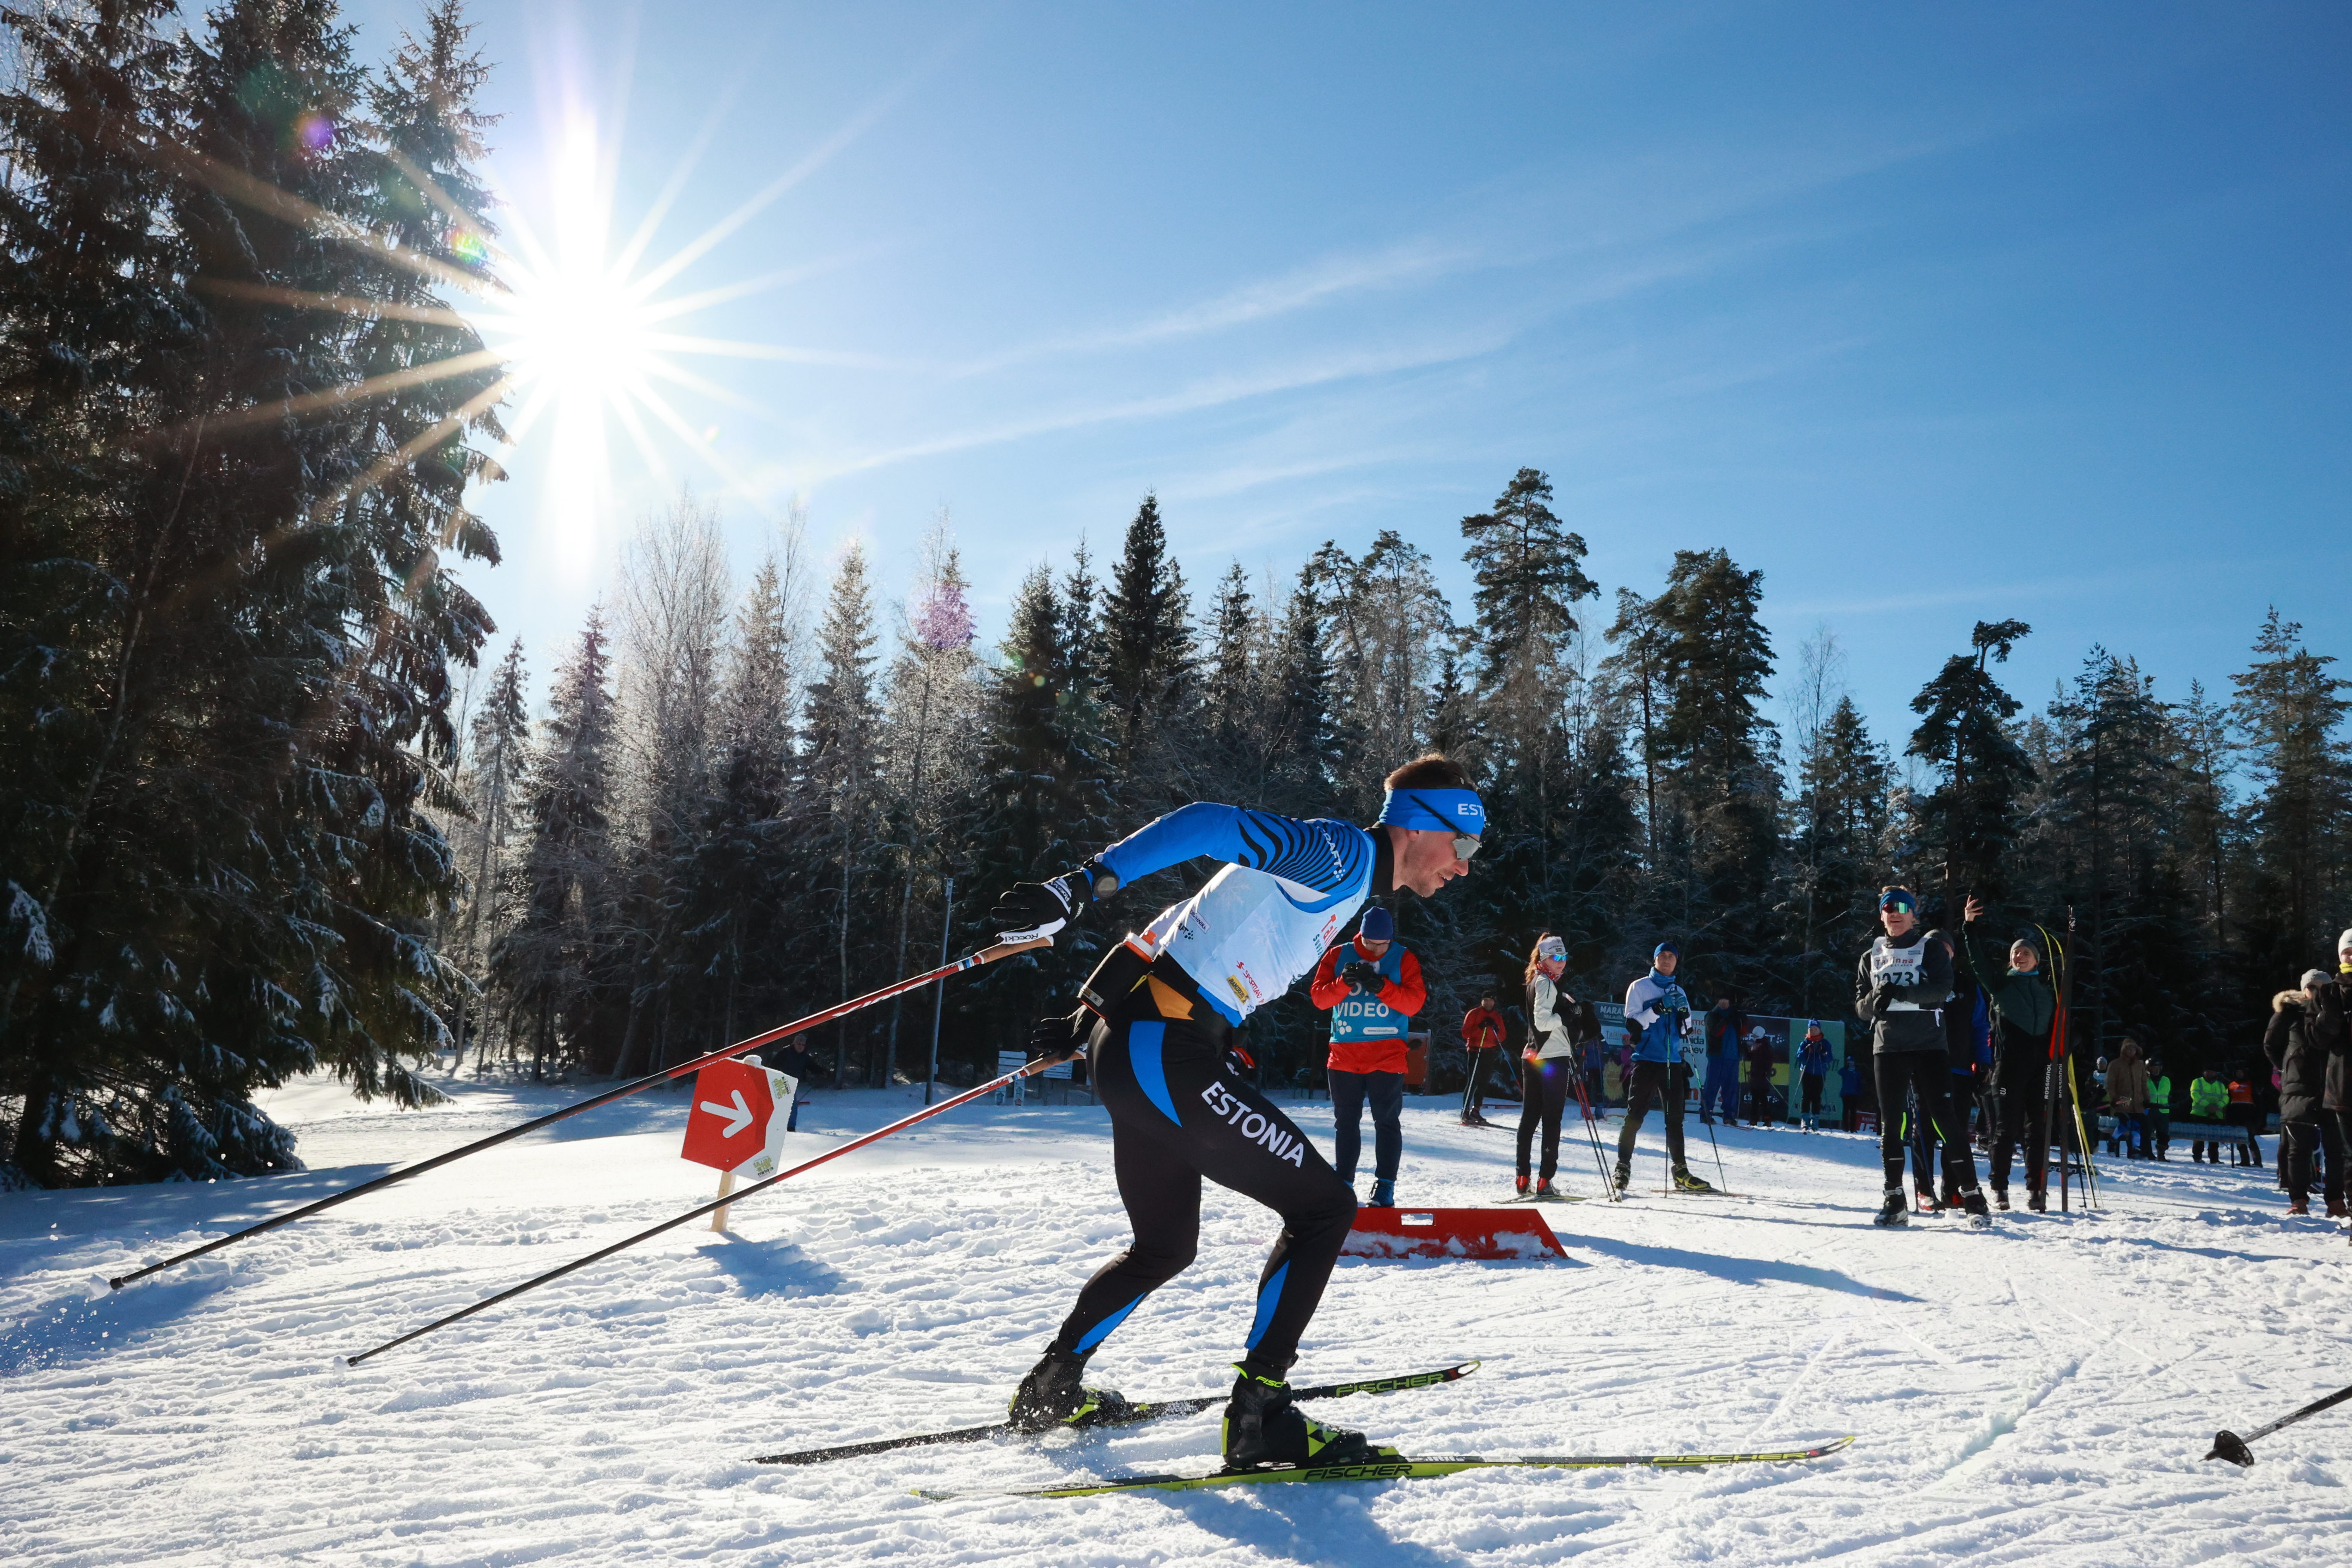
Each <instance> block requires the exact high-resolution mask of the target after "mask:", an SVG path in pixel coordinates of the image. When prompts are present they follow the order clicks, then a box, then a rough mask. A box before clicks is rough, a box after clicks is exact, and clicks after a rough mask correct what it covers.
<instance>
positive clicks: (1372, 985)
mask: <svg viewBox="0 0 2352 1568" xmlns="http://www.w3.org/2000/svg"><path fill="white" fill-rule="evenodd" d="M1339 978H1340V979H1342V980H1344V981H1346V982H1347V983H1348V984H1350V985H1352V986H1354V987H1355V988H1356V989H1357V990H1359V991H1360V992H1362V993H1363V994H1365V995H1367V996H1378V995H1379V994H1381V972H1380V969H1379V968H1378V966H1376V965H1374V964H1370V963H1365V962H1364V961H1363V960H1362V959H1358V960H1356V962H1355V963H1350V964H1349V965H1348V966H1347V967H1346V968H1345V969H1342V970H1341V971H1339Z"/></svg>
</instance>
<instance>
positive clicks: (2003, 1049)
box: [1960, 898, 2058, 1214]
mask: <svg viewBox="0 0 2352 1568" xmlns="http://www.w3.org/2000/svg"><path fill="white" fill-rule="evenodd" d="M1983 919H1984V900H1981V899H1977V898H1970V899H1969V901H1968V905H1967V907H1966V909H1965V910H1963V911H1962V921H1961V926H1960V940H1961V941H1962V942H1965V943H1967V945H1968V951H1969V963H1970V964H1971V965H1972V966H1973V967H1974V968H1975V970H1976V972H1977V974H1978V975H1979V980H1980V983H1981V984H1983V985H1984V989H1985V995H1986V997H1987V998H1988V999H1989V1000H1990V1003H1991V1005H1992V1017H1993V1052H1992V1071H1991V1075H1990V1078H1989V1079H1987V1086H1988V1087H1987V1092H1986V1099H1987V1102H1988V1103H1989V1104H1990V1106H1991V1107H1992V1110H1993V1115H1994V1121H1993V1124H1992V1126H1991V1127H1990V1129H1989V1131H1990V1132H1991V1134H1992V1149H1991V1152H1990V1170H1991V1175H1992V1201H1993V1205H1994V1206H1995V1207H1997V1208H2001V1209H2006V1208H2008V1207H2009V1166H2010V1161H2011V1158H2012V1156H2013V1155H2014V1154H2015V1153H2016V1152H2017V1150H2018V1148H2019V1147H2020V1146H2021V1145H2022V1146H2023V1148H2024V1150H2025V1190H2026V1194H2027V1195H2026V1200H2025V1206H2026V1207H2028V1208H2030V1209H2032V1211H2033V1212H2034V1213H2036V1214H2041V1213H2043V1212H2044V1211H2045V1210H2046V1209H2047V1208H2048V1206H2049V1205H2048V1201H2047V1189H2048V1186H2049V1183H2050V1099H2049V1078H2048V1074H2049V1070H2050V1025H2051V1020H2052V1019H2053V1017H2055V1016H2056V1014H2057V1011H2058V1000H2057V997H2056V996H2055V995H2054V994H2052V992H2051V989H2050V983H2049V980H2048V977H2047V976H2045V975H2044V974H2043V973H2042V950H2041V949H2040V948H2039V947H2036V946H2035V945H2034V944H2033V943H2032V942H2029V941H2027V940H2026V939H2025V938H2024V937H2019V938H2018V939H2017V940H2016V941H2014V942H2011V943H2010V944H2009V961H2008V963H2006V964H2003V963H2000V961H1999V960H1997V959H1996V958H1995V956H1994V952H1995V950H1994V949H1993V948H1992V947H1991V946H1990V944H1988V943H1987V942H1985V940H1984V930H1983V927H1982V926H1981V924H1980V923H1979V922H1980V921H1982V920H1983ZM1995 974H1999V975H2000V979H1998V980H1994V979H1990V978H1987V977H1990V976H1991V975H1995Z"/></svg>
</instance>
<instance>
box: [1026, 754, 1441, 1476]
mask: <svg viewBox="0 0 2352 1568" xmlns="http://www.w3.org/2000/svg"><path fill="white" fill-rule="evenodd" d="M1385 782H1386V784H1387V795H1386V798H1385V800H1384V802H1383V804H1382V805H1381V813H1380V816H1379V819H1378V820H1377V821H1376V822H1374V823H1373V825H1372V826H1370V827H1369V828H1366V827H1358V826H1355V825H1353V824H1351V823H1347V822H1341V821H1337V820H1331V819H1318V820H1314V821H1300V820H1297V819H1296V818H1292V817H1286V816H1275V815H1274V814H1272V813H1270V812H1263V811H1248V810H1244V809H1242V808H1240V807H1237V806H1231V805H1214V804H1211V803H1209V802H1205V801H1204V802H1199V803H1196V804H1194V805H1187V806H1184V807H1182V808H1181V809H1180V810H1177V811H1172V812H1171V813H1169V814H1168V815H1167V816H1162V817H1160V819H1158V820H1157V821H1155V822H1152V823H1151V824H1150V825H1149V826H1145V827H1143V828H1141V829H1140V830H1139V831H1137V832H1136V833H1133V834H1131V835H1129V837H1126V838H1123V839H1121V840H1119V841H1118V843H1117V844H1114V845H1112V846H1110V847H1108V848H1107V849H1105V850H1104V851H1102V853H1101V854H1099V855H1097V856H1096V857H1095V858H1092V859H1090V860H1087V862H1086V863H1084V864H1083V865H1080V866H1077V867H1076V868H1072V869H1070V870H1067V871H1064V872H1062V873H1060V874H1058V875H1055V876H1053V877H1050V878H1048V879H1045V880H1044V881H1041V882H1022V883H1018V884H1015V885H1014V886H1013V888H1012V889H1010V890H1008V891H1007V892H1006V893H1005V894H1004V895H1003V897H1002V898H1001V899H999V900H997V904H996V907H995V909H994V910H993V911H992V921H993V923H994V924H995V926H996V927H997V929H998V930H1000V931H1009V932H1012V933H1013V936H1012V938H1011V939H1010V940H1014V941H1020V940H1024V939H1026V938H1034V937H1037V936H1050V935H1052V934H1054V933H1055V931H1060V930H1061V929H1062V928H1063V927H1064V926H1065V925H1066V924H1068V923H1069V922H1070V921H1074V920H1076V919H1078V918H1079V917H1081V916H1082V915H1084V914H1085V913H1086V910H1087V906H1088V905H1090V904H1093V903H1095V902H1097V901H1099V900H1105V899H1108V898H1109V897H1111V896H1112V895H1113V894H1115V893H1117V892H1118V889H1120V888H1121V887H1123V886H1126V885H1127V884H1129V883H1131V882H1134V881H1136V880H1137V879H1140V878H1143V877H1147V876H1150V874H1151V873H1152V872H1154V871H1157V870H1160V869H1162V868H1166V867H1170V866H1177V865H1181V864H1182V863H1183V862H1185V861H1187V860H1190V859H1192V858H1195V857H1200V856H1206V857H1210V858H1214V859H1217V860H1222V861H1223V862H1225V864H1224V865H1223V867H1222V868H1220V869H1219V870H1218V871H1217V873H1216V875H1214V876H1213V877H1212V878H1210V879H1209V880H1208V883H1207V884H1206V885H1205V886H1204V887H1202V889H1201V890H1200V891H1198V892H1196V893H1194V894H1193V895H1192V897H1190V898H1188V899H1185V900H1181V902H1178V903H1175V904H1172V905H1171V906H1169V907H1168V908H1167V909H1165V910H1161V911H1160V913H1159V914H1158V915H1156V916H1154V917H1153V918H1152V920H1151V921H1150V923H1149V924H1148V925H1146V926H1145V927H1144V929H1143V930H1142V931H1137V932H1134V933H1131V934H1130V935H1129V937H1128V938H1127V940H1126V941H1125V942H1120V943H1118V944H1117V945H1116V946H1114V947H1113V948H1112V949H1111V950H1110V952H1109V953H1108V955H1107V956H1106V957H1105V958H1104V959H1103V961H1102V963H1100V964H1099V965H1097V967H1096V969H1095V972H1094V973H1093V974H1092V975H1091V976H1089V977H1088V978H1087V983H1086V984H1085V985H1084V986H1083V987H1081V988H1080V990H1079V993H1078V995H1079V1002H1080V1005H1079V1006H1078V1007H1077V1008H1076V1011H1074V1012H1072V1013H1071V1014H1069V1015H1068V1016H1066V1017H1048V1018H1042V1019H1039V1020H1038V1022H1037V1024H1036V1026H1034V1028H1033V1029H1032V1031H1031V1034H1030V1041H1029V1044H1030V1051H1031V1054H1032V1055H1033V1056H1035V1057H1039V1058H1053V1059H1066V1058H1069V1057H1071V1056H1073V1055H1075V1054H1076V1053H1077V1052H1078V1051H1079V1050H1080V1049H1084V1050H1085V1051H1086V1052H1087V1058H1088V1061H1089V1064H1090V1066H1091V1068H1092V1069H1093V1079H1094V1082H1095V1085H1096V1089H1097V1093H1098V1094H1099V1095H1100V1096H1101V1097H1102V1103H1103V1106H1104V1109H1105V1110H1108V1112H1109V1114H1110V1123H1111V1165H1112V1170H1113V1172H1114V1173H1116V1176H1117V1180H1118V1192H1119V1198H1120V1200H1121V1201H1122V1202H1123V1203H1124V1204H1125V1205H1126V1206H1127V1214H1128V1221H1129V1225H1130V1226H1132V1227H1133V1230H1134V1242H1133V1244H1132V1245H1131V1246H1129V1247H1128V1248H1127V1250H1125V1251H1124V1252H1121V1253H1120V1254H1119V1255H1118V1257H1116V1258H1112V1259H1111V1260H1110V1261H1109V1262H1108V1263H1106V1264H1105V1265H1104V1266H1103V1267H1102V1268H1101V1269H1099V1270H1098V1271H1097V1273H1096V1274H1095V1276H1094V1278H1093V1279H1089V1280H1087V1283H1086V1285H1085V1287H1084V1288H1083V1289H1081V1290H1080V1291H1079V1292H1078V1299H1077V1302H1076V1305H1075V1306H1074V1307H1072V1309H1071V1310H1070V1314H1069V1316H1068V1317H1067V1318H1066V1319H1065V1320H1064V1321H1063V1323H1062V1326H1061V1328H1060V1330H1059V1331H1056V1332H1055V1335H1054V1338H1053V1341H1052V1342H1051V1343H1050V1344H1049V1345H1048V1346H1047V1347H1046V1350H1045V1355H1044V1357H1043V1358H1042V1359H1041V1360H1040V1361H1039V1362H1038V1363H1037V1364H1036V1366H1035V1367H1034V1368H1032V1369H1031V1370H1030V1372H1029V1373H1028V1375H1027V1376H1026V1377H1024V1378H1023V1379H1022V1382H1021V1386H1020V1389H1019V1390H1018V1391H1017V1392H1016V1393H1015V1394H1013V1402H1012V1406H1011V1419H1012V1420H1013V1422H1014V1423H1015V1424H1017V1425H1019V1426H1022V1427H1024V1428H1026V1429H1028V1430H1032V1431H1043V1430H1045V1429H1046V1428H1049V1427H1052V1426H1088V1425H1094V1424H1097V1423H1101V1422H1107V1421H1115V1420H1118V1419H1121V1418H1123V1417H1125V1416H1127V1415H1130V1414H1131V1413H1132V1410H1133V1406H1132V1405H1130V1404H1129V1401H1127V1400H1126V1399H1124V1398H1122V1397H1121V1396H1120V1395H1119V1394H1118V1393H1116V1392H1115V1391H1113V1390H1110V1389H1106V1388H1088V1387H1087V1386H1086V1385H1085V1384H1084V1383H1083V1382H1082V1377H1083V1374H1084V1372H1085V1368H1086V1363H1087V1358H1088V1357H1090V1356H1091V1355H1093V1354H1094V1352H1096V1351H1097V1350H1098V1349H1099V1348H1101V1345H1102V1343H1103V1341H1104V1340H1105V1339H1106V1338H1108V1336H1109V1334H1110V1333H1111V1331H1113V1330H1115V1329H1117V1328H1118V1326H1119V1324H1120V1323H1121V1322H1123V1321H1126V1319H1127V1318H1128V1316H1129V1314H1130V1313H1132V1312H1133V1311H1134V1310H1136V1308H1138V1307H1139V1306H1140V1305H1142V1303H1143V1299H1144V1298H1145V1297H1147V1296H1149V1295H1150V1294H1151V1292H1152V1291H1153V1290H1155V1289H1158V1288H1159V1287H1160V1285H1162V1284H1164V1283H1166V1282H1167V1281H1168V1280H1169V1279H1172V1278H1174V1277H1175V1276H1176V1274H1178V1273H1179V1272H1180V1271H1181V1270H1182V1269H1183V1268H1185V1267H1186V1266H1187V1265H1188V1264H1190V1263H1191V1262H1192V1255H1193V1249H1194V1247H1195V1246H1196V1245H1197V1243H1198V1241H1199V1237H1200V1230H1201V1184H1202V1181H1203V1180H1207V1181H1212V1182H1214V1183H1216V1184H1218V1185H1219V1186H1222V1187H1225V1188H1227V1189H1229V1190H1231V1191H1234V1192H1237V1193H1240V1194H1243V1195H1244V1196H1245V1197H1249V1198H1253V1199H1255V1201H1257V1202H1258V1203H1260V1204H1263V1205H1265V1206H1266V1207H1267V1208H1270V1209H1272V1210H1274V1211H1275V1212H1276V1214H1278V1215H1280V1216H1281V1218H1282V1231H1281V1234H1280V1235H1279V1236H1278V1237H1276V1240H1275V1244H1274V1249H1273V1251H1272V1253H1271V1254H1270V1255H1269V1256H1268V1257H1267V1258H1266V1262H1265V1272H1264V1273H1263V1274H1262V1275H1261V1276H1260V1277H1259V1280H1258V1289H1257V1310H1256V1313H1255V1317H1254V1319H1253V1321H1252V1323H1251V1326H1250V1331H1249V1336H1248V1339H1247V1341H1246V1342H1245V1344H1244V1356H1243V1358H1242V1360H1241V1361H1240V1362H1239V1363H1237V1364H1236V1367H1235V1371H1236V1373H1237V1374H1238V1375H1237V1376H1236V1377H1235V1378H1234V1387H1233V1394H1232V1395H1231V1397H1230V1398H1229V1399H1228V1400H1227V1402H1226V1405H1225V1412H1224V1425H1223V1432H1224V1442H1223V1447H1224V1458H1225V1464H1226V1465H1227V1467H1228V1468H1234V1469H1262V1468H1269V1467H1275V1466H1282V1465H1309V1464H1314V1465H1335V1464H1360V1463H1367V1462H1373V1461H1377V1460H1380V1459H1381V1458H1392V1457H1393V1456H1394V1453H1395V1450H1393V1449H1391V1448H1384V1447H1375V1446H1374V1445H1373V1444H1371V1443H1370V1442H1369V1441H1367V1440H1366V1439H1365V1437H1364V1436H1363V1435H1362V1434H1361V1433H1359V1432H1349V1431H1346V1430H1343V1429H1341V1428H1339V1427H1334V1426H1326V1425H1324V1424H1323V1423H1321V1422H1319V1421H1316V1420H1313V1419H1310V1418H1309V1417H1308V1416H1307V1415H1305V1414H1304V1413H1303V1412H1301V1411H1300V1410H1299V1409H1298V1408H1297V1405H1295V1404H1294V1403H1293V1401H1292V1399H1291V1393H1290V1386H1289V1384H1288V1383H1287V1382H1286V1377H1287V1375H1288V1373H1289V1370H1290V1365H1291V1363H1292V1362H1293V1361H1295V1360H1296V1359H1297V1354H1298V1341H1299V1336H1300V1335H1301V1334H1302V1333H1303V1332H1304V1331H1305V1330H1306V1328H1307V1321H1309V1320H1310V1319H1311V1318H1312V1317H1313V1316H1314V1314H1315V1309H1316V1306H1317V1304H1318V1302H1319V1301H1320V1300H1322V1296H1323V1288H1324V1286H1325V1284H1326V1283H1327V1282H1328V1280H1329V1279H1330V1277H1331V1268H1332V1265H1333V1264H1334V1263H1336V1262H1337V1261H1338V1259H1339V1247H1340V1244H1341V1243H1342V1242H1343V1241H1344V1240H1346V1239H1347V1235H1348V1230H1349V1225H1350V1224H1351V1223H1352V1221H1353V1220H1354V1218H1355V1213H1356V1194H1354V1192H1353V1191H1351V1190H1350V1189H1349V1186H1348V1184H1346V1183H1345V1182H1342V1181H1341V1180H1340V1179H1339V1173H1337V1172H1335V1171H1333V1170H1332V1169H1331V1167H1330V1166H1329V1165H1328V1163H1325V1161H1324V1159H1323V1156H1322V1155H1321V1154H1320V1153H1318V1152H1317V1151H1316V1149H1315V1146H1314V1145H1313V1144H1312V1143H1311V1142H1308V1141H1307V1137H1306V1136H1305V1134H1303V1133H1301V1132H1300V1131H1298V1128H1297V1125H1296V1124H1295V1123H1293V1122H1292V1121H1291V1120H1290V1119H1289V1118H1288V1117H1286V1116H1285V1115H1284V1114H1283V1113H1282V1112H1281V1111H1280V1110H1277V1109H1276V1107H1275V1105H1274V1104H1273V1102H1272V1101H1270V1100H1267V1099H1266V1098H1265V1096H1264V1095H1263V1094H1261V1093H1259V1092H1258V1091H1257V1090H1256V1089H1254V1088H1252V1087H1251V1086H1250V1085H1248V1084H1247V1083H1244V1081H1242V1080H1241V1079H1238V1078H1235V1077H1234V1076H1233V1075H1232V1074H1231V1073H1230V1072H1229V1071H1228V1070H1227V1068H1226V1066H1225V1047H1226V1045H1227V1043H1228V1042H1229V1041H1230V1040H1231V1038H1232V1037H1233V1031H1234V1028H1235V1027H1237V1026H1239V1025H1240V1024H1241V1023H1242V1022H1243V1021H1244V1019H1246V1018H1247V1017H1248V1016H1250V1014H1251V1013H1253V1012H1255V1010H1256V1009H1258V1008H1259V1007H1262V1006H1265V1005H1267V1004H1268V1003H1271V1002H1273V1001H1275V1000H1276V998H1278V997H1279V996H1281V995H1282V994H1284V993H1285V992H1286V991H1287V990H1289V988H1290V987H1291V985H1292V984H1295V983H1296V982H1297V980H1298V979H1299V978H1300V977H1301V976H1303V975H1305V974H1306V973H1307V972H1308V971H1310V970H1312V969H1313V968H1314V967H1315V965H1316V963H1318V960H1319V959H1320V958H1321V956H1322V954H1323V952H1324V951H1325V950H1326V949H1327V948H1328V947H1329V946H1330V945H1331V942H1332V939H1333V938H1334V937H1335V936H1337V935H1338V934H1339V931H1342V930H1344V929H1345V928H1346V926H1347V923H1348V921H1349V920H1350V919H1351V918H1353V916H1354V915H1355V913H1356V911H1357V910H1360V909H1361V908H1362V907H1363V905H1364V902H1365V900H1367V899H1369V898H1370V897H1372V896H1373V895H1375V894H1380V895H1386V894H1389V893H1392V892H1395V891H1398V890H1399V889H1411V890H1412V891H1413V892H1414V893H1417V894H1419V895H1420V896H1421V897H1423V898H1429V897H1432V896H1433V895H1434V894H1435V893H1436V892H1437V891H1438V889H1441V888H1443V887H1444V885H1445V884H1446V883H1447V882H1449V881H1451V880H1453V879H1454V878H1456V877H1460V876H1462V875H1464V874H1465V873H1466V872H1467V871H1468V870H1469V869H1470V866H1469V861H1470V858H1471V857H1472V856H1473V855H1475V854H1476V853H1477V850H1478V844H1479V835H1480V834H1481V833H1483V832H1484V831H1485V828H1486V808H1485V806H1484V805H1481V804H1480V802H1479V799H1478V796H1477V794H1476V793H1475V791H1474V790H1473V789H1472V787H1471V784H1470V778H1469V775H1468V774H1467V773H1465V772H1464V771H1463V769H1462V766H1461V764H1459V763H1454V762H1452V761H1449V760H1448V759H1446V758H1445V757H1443V756H1440V755H1436V754H1434V753H1433V754H1431V755H1428V756H1424V757H1421V758H1419V759H1417V760H1415V761H1413V762H1410V763H1406V764H1405V765H1404V766H1402V767H1401V768H1399V769H1397V770H1396V771H1395V772H1394V773H1391V774H1389V776H1388V778H1387V780H1386V781H1385Z"/></svg>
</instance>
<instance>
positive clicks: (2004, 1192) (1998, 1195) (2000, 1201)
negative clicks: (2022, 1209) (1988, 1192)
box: [1992, 1187, 2009, 1214]
mask: <svg viewBox="0 0 2352 1568" xmlns="http://www.w3.org/2000/svg"><path fill="white" fill-rule="evenodd" d="M1992 1206H1993V1207H1995V1208H1997V1209H1999V1210H2000V1212H2001V1213H2003V1214H2007V1213H2008V1212H2009V1189H2008V1188H2007V1187H1995V1188H1994V1189H1993V1190H1992Z"/></svg>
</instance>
